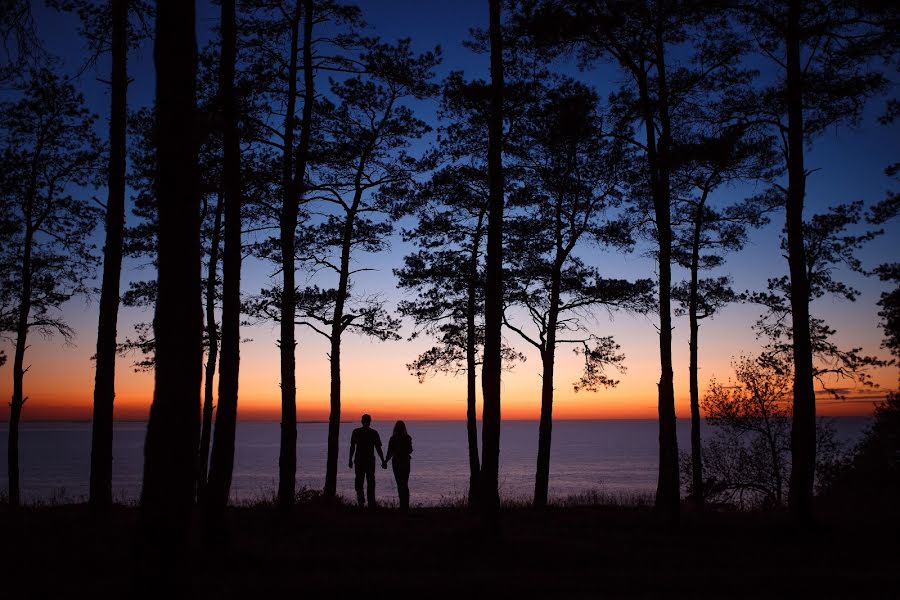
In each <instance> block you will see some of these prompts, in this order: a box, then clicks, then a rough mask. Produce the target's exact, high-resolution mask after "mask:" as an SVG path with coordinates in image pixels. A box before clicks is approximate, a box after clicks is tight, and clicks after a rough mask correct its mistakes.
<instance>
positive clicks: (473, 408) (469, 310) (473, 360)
mask: <svg viewBox="0 0 900 600" xmlns="http://www.w3.org/2000/svg"><path fill="white" fill-rule="evenodd" d="M483 220H484V213H483V212H482V213H481V214H480V215H479V217H478V226H477V227H476V233H475V236H474V239H473V240H472V253H471V255H470V258H469V282H468V288H467V290H466V434H467V437H468V444H469V506H470V507H475V506H478V502H479V494H478V486H479V483H480V482H479V479H480V477H481V462H480V460H479V458H478V422H477V418H478V414H477V404H476V402H477V394H478V392H477V387H476V386H477V379H478V374H477V373H476V372H475V369H476V368H477V356H476V355H477V345H476V340H475V338H476V336H477V332H476V328H475V318H476V314H475V313H476V309H477V307H478V254H479V251H478V250H479V247H480V246H481V235H482V234H481V231H482V226H483Z"/></svg>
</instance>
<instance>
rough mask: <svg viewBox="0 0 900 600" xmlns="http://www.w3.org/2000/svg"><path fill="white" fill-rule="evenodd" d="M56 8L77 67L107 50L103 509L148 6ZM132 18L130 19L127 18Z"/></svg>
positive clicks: (134, 2)
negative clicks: (70, 20) (68, 31)
mask: <svg viewBox="0 0 900 600" xmlns="http://www.w3.org/2000/svg"><path fill="white" fill-rule="evenodd" d="M48 4H49V5H52V6H54V8H56V9H57V10H63V11H68V12H74V13H76V14H77V15H78V17H79V19H80V21H81V27H80V31H79V33H80V34H81V36H82V37H83V38H84V39H85V40H86V41H87V43H88V49H89V56H88V58H87V60H86V61H85V63H84V65H83V66H82V69H81V70H82V71H83V70H85V69H86V68H87V67H89V66H92V65H95V64H96V63H97V61H98V60H99V59H100V57H101V56H103V55H105V54H109V56H110V72H109V79H108V81H107V82H106V83H108V85H109V88H110V119H109V164H108V167H107V173H106V184H107V200H106V205H105V209H106V211H105V212H106V219H105V221H106V222H105V225H106V229H105V231H106V238H105V242H104V245H103V278H102V282H101V288H100V306H99V316H98V319H97V354H96V355H95V360H96V369H95V376H94V405H93V419H92V427H93V430H92V437H91V480H90V481H91V483H90V506H91V510H92V511H94V512H95V513H106V512H108V510H109V507H110V505H111V504H112V461H113V456H112V441H113V403H114V400H115V394H116V385H115V382H116V379H115V376H116V372H115V371H116V351H117V345H116V330H117V322H118V314H119V286H120V280H121V272H122V255H123V237H124V227H125V178H126V166H125V157H126V153H127V142H126V128H127V125H126V118H127V113H128V100H127V94H128V66H127V64H128V52H129V51H130V50H132V49H134V47H135V46H137V44H138V43H139V42H140V41H141V40H142V39H143V38H145V37H148V36H149V32H147V31H146V27H145V26H144V18H145V17H146V16H147V15H148V13H149V12H150V11H151V9H150V7H149V6H147V4H146V3H145V2H143V1H141V0H110V1H109V2H104V3H94V2H87V1H84V0H53V1H52V2H48ZM133 21H135V22H136V23H133Z"/></svg>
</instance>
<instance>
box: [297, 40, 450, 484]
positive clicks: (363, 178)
mask: <svg viewBox="0 0 900 600" xmlns="http://www.w3.org/2000/svg"><path fill="white" fill-rule="evenodd" d="M439 60H440V53H439V51H434V52H425V53H423V54H420V55H416V54H414V53H413V52H412V50H411V49H410V45H409V40H401V41H400V42H399V43H398V44H396V45H390V44H384V43H380V42H377V41H371V42H367V48H366V50H365V52H364V54H363V56H362V57H361V60H360V61H359V62H360V63H361V64H362V65H364V68H365V71H366V74H365V75H355V76H352V77H348V78H346V79H344V80H343V81H340V82H337V81H333V82H332V85H331V95H332V97H333V98H334V99H335V101H336V104H331V102H330V101H327V102H326V103H325V104H324V105H323V106H322V108H321V110H320V111H319V119H320V120H319V122H318V123H317V125H316V127H317V131H318V132H319V133H320V135H319V136H318V137H317V139H316V163H315V172H314V176H315V183H314V189H315V201H316V204H317V207H319V209H320V212H319V219H318V221H319V222H317V223H313V224H310V225H309V226H308V227H306V228H305V231H304V234H303V243H302V252H303V254H302V255H301V258H302V260H304V262H307V263H308V264H310V265H311V266H312V267H313V268H314V269H316V270H324V271H325V272H328V273H332V274H334V275H335V276H337V279H338V281H337V287H336V288H330V289H321V288H319V287H318V286H315V285H314V286H311V287H307V288H305V289H303V290H300V291H299V292H298V306H297V323H298V324H301V325H304V326H307V327H309V328H310V329H312V330H313V331H315V332H316V333H318V334H320V335H322V336H324V337H326V338H327V339H328V341H329V344H330V352H329V355H328V359H329V362H330V366H331V391H330V412H329V418H328V455H327V460H326V473H325V497H326V498H328V499H330V498H333V497H334V496H335V494H336V486H337V466H338V433H339V431H340V417H341V340H342V336H343V334H344V332H345V331H347V330H350V331H355V332H357V333H361V334H364V335H368V336H373V337H375V338H378V339H380V340H382V341H383V340H389V339H399V336H398V335H397V333H396V330H397V329H399V325H400V324H399V321H398V320H397V319H395V318H394V317H392V316H391V315H390V314H389V313H388V312H387V311H386V310H385V308H384V301H383V299H382V298H381V297H379V296H377V295H369V296H362V295H360V296H357V295H355V294H353V293H352V281H351V279H352V276H353V275H354V274H355V273H358V272H360V271H361V270H368V269H366V268H365V267H359V268H354V267H353V265H351V262H352V261H353V259H354V254H356V253H358V252H369V253H371V252H378V251H379V250H382V249H384V248H385V247H386V246H387V237H388V236H389V235H390V233H391V232H392V231H393V225H392V223H391V221H390V220H389V218H390V216H391V214H392V213H393V212H395V206H396V203H397V202H396V201H397V199H398V198H402V197H405V196H407V195H408V193H409V191H410V190H411V188H412V185H413V177H414V176H415V175H416V174H418V173H419V172H421V171H422V169H423V163H422V162H421V161H420V160H418V159H416V158H415V157H413V156H411V155H410V154H408V153H407V149H408V147H409V145H410V143H411V141H412V140H415V139H419V138H421V137H422V136H423V135H424V134H425V133H426V132H428V131H429V129H430V128H429V127H428V125H426V124H425V123H424V122H423V121H421V120H420V119H418V118H417V117H416V116H415V115H414V113H413V111H412V110H411V109H410V108H409V106H408V105H407V104H406V103H407V102H408V101H410V100H414V99H416V100H421V99H424V98H427V97H429V96H432V95H433V94H434V93H435V92H436V91H437V90H436V86H435V85H434V84H432V83H431V82H430V80H431V78H432V77H433V74H432V69H433V68H434V67H435V65H437V64H438V62H439Z"/></svg>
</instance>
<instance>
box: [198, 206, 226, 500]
mask: <svg viewBox="0 0 900 600" xmlns="http://www.w3.org/2000/svg"><path fill="white" fill-rule="evenodd" d="M224 207H225V199H224V196H223V194H219V198H218V202H217V204H216V212H215V220H214V222H213V234H212V243H211V245H210V249H209V267H208V268H207V270H206V337H207V339H208V340H209V354H208V355H207V357H206V372H205V373H204V376H203V420H202V424H201V426H200V454H199V456H198V457H197V463H198V473H197V500H198V501H202V499H203V494H204V491H205V488H206V473H207V470H208V468H209V443H210V438H211V437H212V417H213V401H214V398H213V396H214V393H213V392H214V390H215V387H214V386H213V380H214V379H215V376H216V361H217V359H218V356H219V332H218V328H217V327H216V272H217V271H218V264H219V241H220V238H221V235H222V213H223V212H224Z"/></svg>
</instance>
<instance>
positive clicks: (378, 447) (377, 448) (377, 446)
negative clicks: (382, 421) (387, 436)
mask: <svg viewBox="0 0 900 600" xmlns="http://www.w3.org/2000/svg"><path fill="white" fill-rule="evenodd" d="M375 452H377V453H378V458H380V459H381V462H384V454H382V452H381V436H380V435H378V432H377V431H376V432H375Z"/></svg>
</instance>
